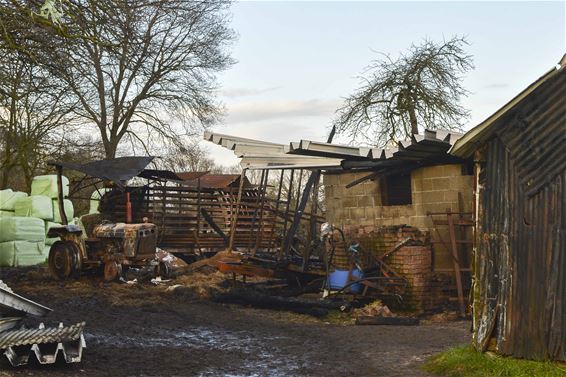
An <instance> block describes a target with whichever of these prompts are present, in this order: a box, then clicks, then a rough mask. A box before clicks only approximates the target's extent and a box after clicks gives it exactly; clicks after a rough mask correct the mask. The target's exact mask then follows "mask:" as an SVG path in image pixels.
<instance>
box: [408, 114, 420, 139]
mask: <svg viewBox="0 0 566 377" xmlns="http://www.w3.org/2000/svg"><path fill="white" fill-rule="evenodd" d="M409 120H410V121H411V134H413V135H418V134H419V126H418V124H417V115H416V113H415V108H414V107H410V108H409Z"/></svg>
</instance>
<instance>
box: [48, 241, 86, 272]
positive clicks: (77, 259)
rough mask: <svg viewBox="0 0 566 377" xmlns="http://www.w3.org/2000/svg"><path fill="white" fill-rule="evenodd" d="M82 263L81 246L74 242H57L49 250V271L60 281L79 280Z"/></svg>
mask: <svg viewBox="0 0 566 377" xmlns="http://www.w3.org/2000/svg"><path fill="white" fill-rule="evenodd" d="M81 262H82V261H81V256H80V249H79V246H78V245H77V244H76V243H74V242H73V241H68V240H62V241H56V242H55V243H54V244H53V245H51V248H50V249H49V259H48V263H49V271H51V275H53V277H55V278H56V279H58V280H67V279H70V278H77V277H78V276H79V275H80V273H81V265H82V263H81Z"/></svg>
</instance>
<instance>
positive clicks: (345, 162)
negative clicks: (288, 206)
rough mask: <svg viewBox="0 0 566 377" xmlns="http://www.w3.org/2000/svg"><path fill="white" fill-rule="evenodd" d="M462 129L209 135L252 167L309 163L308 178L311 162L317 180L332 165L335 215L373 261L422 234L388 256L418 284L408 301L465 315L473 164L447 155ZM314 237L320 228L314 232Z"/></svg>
mask: <svg viewBox="0 0 566 377" xmlns="http://www.w3.org/2000/svg"><path fill="white" fill-rule="evenodd" d="M459 136H460V135H458V134H452V133H447V132H443V131H438V132H435V131H428V130H427V131H426V132H425V133H424V135H414V136H413V138H412V140H408V141H402V142H399V143H398V144H397V146H395V147H393V148H388V149H379V148H373V149H372V148H363V147H351V146H343V145H335V144H332V143H331V142H327V143H321V142H315V141H307V140H302V141H300V142H292V143H290V144H289V146H286V145H282V144H273V143H267V142H263V141H259V140H250V139H242V138H238V137H234V136H229V135H221V134H209V133H208V134H205V139H207V140H209V141H211V142H214V143H216V144H219V145H222V146H223V147H225V148H228V149H230V150H232V151H234V153H235V154H236V156H237V157H240V158H242V166H243V167H244V168H246V169H252V170H260V171H263V172H268V171H272V170H274V169H280V170H281V171H282V173H281V174H284V172H285V171H290V172H291V174H294V172H295V170H300V171H301V176H302V171H303V169H304V170H308V171H309V174H311V177H312V176H316V174H319V175H320V172H321V171H322V172H323V174H322V175H323V183H322V185H323V187H324V196H325V198H324V199H325V200H324V202H325V207H326V208H325V213H324V215H325V218H326V220H327V221H329V222H330V223H332V224H333V225H335V226H336V227H338V228H340V229H342V230H343V232H344V235H345V239H347V240H349V241H350V242H351V243H356V244H358V245H359V250H360V252H362V253H364V254H365V258H366V259H370V260H371V259H372V258H373V259H375V258H377V259H380V260H383V256H384V255H386V254H389V251H391V250H392V248H395V246H396V245H398V244H399V243H400V242H402V241H403V240H405V239H407V238H408V239H410V240H412V241H413V244H405V245H403V246H402V247H399V248H397V249H394V252H392V253H391V255H388V256H389V260H388V263H389V264H390V267H392V268H393V270H395V271H396V272H397V273H399V274H400V275H401V276H402V277H403V278H404V279H405V280H406V281H407V282H408V286H409V294H408V295H406V297H405V299H406V300H405V301H406V303H408V304H410V306H411V307H412V308H414V309H417V310H428V309H434V308H438V307H439V306H442V305H446V304H448V303H449V302H450V301H452V300H458V302H459V307H460V312H461V314H462V315H464V314H465V311H466V300H467V299H466V297H467V293H468V291H469V287H470V281H471V280H470V264H469V261H470V256H469V254H470V251H471V243H472V238H471V225H472V224H473V223H472V221H471V214H472V208H471V203H472V183H473V181H472V175H471V173H472V169H471V166H470V164H468V162H467V161H466V160H464V159H461V158H457V157H454V156H451V155H449V154H447V151H448V150H449V149H450V148H451V146H452V144H453V143H454V142H455V140H457V139H458V137H459ZM329 139H330V140H329V141H331V139H332V138H329ZM263 174H265V173H263ZM309 181H310V178H309ZM316 184H317V185H318V181H316ZM300 186H301V184H300V183H299V184H298V187H299V189H300ZM317 187H318V186H317ZM311 191H312V192H311ZM309 195H318V190H317V189H314V190H313V189H312V186H311V187H309V186H307V187H306V188H305V189H304V190H303V199H305V198H308V196H309ZM305 203H306V200H305ZM305 203H300V204H305ZM311 203H314V201H312V200H311ZM311 207H312V208H314V210H313V211H314V212H316V206H311ZM298 210H299V211H302V210H304V206H303V207H299V208H298ZM314 239H316V229H314V230H311V231H310V234H309V235H308V240H309V241H312V240H314ZM307 245H310V242H307ZM345 246H346V247H345V248H344V247H342V245H341V247H340V249H346V250H347V249H348V247H347V245H345ZM311 254H312V253H311V251H309V250H308V247H307V248H306V250H305V251H304V252H303V255H304V256H305V258H308V257H309V256H310V255H311ZM351 259H352V258H351V255H348V252H346V251H344V252H341V251H337V252H336V255H335V258H334V267H335V268H338V269H347V268H348V267H349V264H350V263H351Z"/></svg>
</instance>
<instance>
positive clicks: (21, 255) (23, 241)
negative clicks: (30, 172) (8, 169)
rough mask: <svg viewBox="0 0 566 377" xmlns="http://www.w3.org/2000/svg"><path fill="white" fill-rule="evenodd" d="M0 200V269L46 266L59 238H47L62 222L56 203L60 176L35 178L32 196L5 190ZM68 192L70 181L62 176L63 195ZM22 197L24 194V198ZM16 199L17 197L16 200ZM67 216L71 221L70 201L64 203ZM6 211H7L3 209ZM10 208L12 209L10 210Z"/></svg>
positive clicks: (72, 210)
mask: <svg viewBox="0 0 566 377" xmlns="http://www.w3.org/2000/svg"><path fill="white" fill-rule="evenodd" d="M4 191H6V193H5V194H3V199H2V200H0V204H2V207H1V208H3V211H4V212H6V213H9V212H11V214H7V215H6V214H3V216H2V217H0V221H1V222H0V266H30V265H35V264H40V263H44V262H45V261H46V259H47V257H48V256H49V248H50V247H51V245H52V244H53V243H54V242H55V241H57V238H46V234H47V231H48V230H49V228H50V227H52V226H56V225H59V224H60V223H61V216H60V214H59V203H58V200H57V176H56V175H42V176H37V177H35V178H34V179H33V181H32V184H31V195H30V196H27V194H25V193H17V195H14V192H12V195H10V192H11V190H9V191H10V192H8V190H3V192H4ZM68 193H69V180H68V179H67V178H66V177H63V195H64V196H67V195H68ZM22 194H23V195H22ZM14 196H16V198H13V197H14ZM63 205H64V208H65V214H66V215H67V218H68V219H69V220H70V219H72V218H73V215H74V213H73V212H74V209H73V204H72V203H71V201H70V200H68V199H65V200H64V203H63ZM4 208H7V209H4ZM9 208H12V210H11V211H10V209H9Z"/></svg>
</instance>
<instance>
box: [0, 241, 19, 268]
mask: <svg viewBox="0 0 566 377" xmlns="http://www.w3.org/2000/svg"><path fill="white" fill-rule="evenodd" d="M15 263H16V250H15V249H14V242H13V241H12V242H0V267H12V266H14V264H15Z"/></svg>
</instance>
